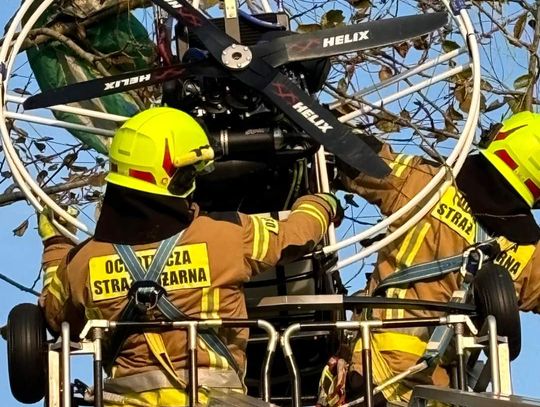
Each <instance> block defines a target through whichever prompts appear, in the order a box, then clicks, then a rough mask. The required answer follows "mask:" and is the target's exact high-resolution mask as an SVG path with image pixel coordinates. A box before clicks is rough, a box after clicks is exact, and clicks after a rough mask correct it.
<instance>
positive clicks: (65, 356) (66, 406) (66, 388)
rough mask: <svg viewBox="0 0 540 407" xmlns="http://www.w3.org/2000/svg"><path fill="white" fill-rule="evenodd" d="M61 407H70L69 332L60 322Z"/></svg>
mask: <svg viewBox="0 0 540 407" xmlns="http://www.w3.org/2000/svg"><path fill="white" fill-rule="evenodd" d="M61 338H62V357H61V370H62V380H61V382H62V398H61V400H62V407H71V361H70V358H69V354H70V331H69V324H68V323H67V322H62V334H61Z"/></svg>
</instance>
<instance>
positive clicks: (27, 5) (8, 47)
mask: <svg viewBox="0 0 540 407" xmlns="http://www.w3.org/2000/svg"><path fill="white" fill-rule="evenodd" d="M52 2H53V0H25V1H24V2H23V4H22V5H21V7H20V8H19V10H18V12H17V14H16V15H15V16H14V18H13V19H12V24H11V25H10V27H9V29H8V30H7V33H6V36H5V40H4V42H3V44H2V46H1V47H0V63H3V64H4V66H5V68H6V69H5V70H4V72H3V74H4V76H3V77H2V75H0V82H2V85H3V86H2V89H1V92H0V105H1V106H2V109H0V133H1V137H2V143H3V145H4V151H5V155H6V160H7V162H8V165H9V166H10V169H11V171H12V174H13V178H14V180H15V181H16V182H17V184H18V185H19V187H20V188H21V191H22V192H23V193H24V194H25V195H26V196H27V198H28V200H29V202H30V203H31V204H32V205H33V206H34V207H35V208H36V210H37V211H38V212H40V211H41V210H42V209H43V206H44V205H46V206H48V207H50V208H52V210H53V211H54V212H55V213H57V214H58V215H59V216H60V217H61V218H63V219H65V220H66V221H67V222H68V223H69V224H71V225H73V226H75V227H77V228H78V229H80V230H81V231H83V232H85V233H89V228H88V227H87V226H86V225H84V224H83V223H82V222H80V221H78V220H77V219H76V218H74V217H72V216H71V215H69V214H67V212H65V211H64V210H63V209H62V208H60V207H59V206H58V205H57V204H56V203H54V202H53V201H52V200H51V199H50V198H49V197H48V196H47V195H46V194H44V193H43V191H42V190H41V189H40V188H39V185H37V183H36V182H35V181H34V180H33V179H32V177H31V175H30V174H29V173H28V171H27V170H26V169H25V168H24V165H23V164H22V162H21V160H20V159H19V157H18V155H17V153H16V151H15V149H14V148H13V146H12V144H11V140H10V137H9V131H8V129H7V127H6V126H5V125H4V124H3V123H4V120H2V116H3V118H5V117H6V113H7V112H8V110H7V109H6V105H7V103H8V102H9V100H8V99H9V98H8V96H7V88H8V86H7V85H8V81H9V78H10V77H11V73H12V71H13V65H14V63H15V59H16V57H17V55H18V53H19V50H20V49H21V45H22V42H23V41H24V39H25V37H26V36H27V34H28V32H29V31H30V29H32V27H33V25H34V24H35V22H36V21H37V19H38V18H39V17H40V16H41V14H42V13H43V12H45V11H46V9H47V8H48V7H49V6H50V4H51V3H52ZM198 3H199V2H198V1H197V0H195V1H194V5H198ZM442 3H443V4H444V5H445V6H446V8H447V9H448V10H449V13H451V12H454V14H456V15H453V19H454V21H455V22H456V24H457V25H458V28H459V31H460V33H461V35H462V36H463V38H464V39H465V42H466V44H467V45H468V54H469V55H470V61H471V64H472V77H473V92H472V100H471V109H470V111H469V115H468V117H467V120H466V123H465V125H464V128H463V131H462V136H461V137H460V140H459V141H458V143H457V144H456V146H455V148H454V150H453V151H452V153H451V154H449V156H448V159H447V161H446V165H445V166H444V167H447V168H453V169H454V171H453V172H454V175H455V174H457V173H458V172H459V169H460V168H461V165H462V161H463V160H464V157H465V156H466V154H467V152H468V149H469V146H470V145H471V143H472V140H473V136H474V131H475V129H476V123H477V121H478V113H479V101H480V96H479V95H480V65H479V61H480V58H479V53H478V44H477V42H476V38H475V34H474V29H473V27H472V24H471V22H470V19H469V16H468V14H467V11H466V10H465V9H464V8H463V9H461V10H459V11H457V12H456V11H455V10H453V9H452V8H451V7H450V4H449V1H448V0H442ZM262 4H263V8H265V9H266V8H268V7H269V6H268V3H267V1H265V0H262ZM36 5H37V7H36V8H35V10H34V11H33V13H28V11H29V10H31V9H32V7H34V6H36ZM278 8H279V9H282V4H281V2H278ZM268 11H269V10H268ZM25 16H27V17H28V20H27V22H26V23H25V24H22V21H23V17H25ZM19 24H22V28H21V31H20V32H19V33H17V32H16V30H17V28H18V26H19ZM461 53H463V52H462V50H455V51H452V52H450V53H447V54H443V55H441V56H439V57H438V58H435V60H434V61H433V62H431V61H428V62H426V63H425V64H428V65H429V64H431V65H435V64H436V63H439V62H440V61H443V60H448V59H450V58H451V57H453V56H454V54H456V55H455V56H457V55H459V54H461ZM425 64H423V65H422V66H423V67H424V69H425V67H426V65H425ZM414 70H415V68H413V71H414ZM410 75H411V74H410V73H409V74H407V73H405V75H403V76H401V79H403V78H404V77H408V76H410ZM396 77H398V78H399V75H396ZM12 101H13V100H12ZM68 108H70V107H68V106H55V107H54V109H55V110H60V109H68ZM83 110H84V109H83ZM81 114H83V113H81ZM88 115H89V116H90V114H88ZM105 115H106V114H105ZM24 116H25V114H24V113H23V118H21V119H20V120H24ZM104 118H105V117H104ZM109 118H110V119H111V120H112V121H114V122H118V120H117V119H118V118H117V117H115V118H114V119H113V118H111V117H109ZM66 123H67V122H66ZM102 130H103V129H102ZM445 176H446V171H444V170H441V171H440V172H439V173H438V174H437V175H436V177H435V179H434V180H433V182H430V183H429V184H428V185H426V187H425V188H424V189H423V190H422V191H421V193H419V194H418V195H417V197H415V201H411V202H409V203H408V204H407V205H405V207H403V208H402V210H401V211H398V212H396V213H395V214H394V215H392V216H390V217H389V218H386V219H385V220H384V221H383V222H381V223H379V224H377V225H375V226H374V227H372V228H370V229H369V230H366V231H364V232H361V233H360V234H358V235H356V236H354V237H353V238H351V239H352V240H351V239H347V240H345V241H343V242H340V243H338V244H332V242H330V245H329V246H327V247H326V248H325V251H326V252H334V251H337V250H340V249H341V248H343V247H346V246H349V245H351V244H355V243H356V242H358V241H360V240H362V239H365V238H367V237H370V236H373V235H375V234H376V233H378V232H380V231H381V230H382V229H384V228H386V227H387V226H389V225H390V224H392V223H394V222H396V221H397V220H399V219H400V218H401V217H403V216H404V215H405V214H407V213H409V211H410V210H411V209H413V208H416V206H417V204H418V202H420V201H421V200H425V198H426V197H428V195H429V194H434V193H436V191H437V190H439V191H440V192H441V193H442V192H444V190H446V188H448V186H449V185H450V183H448V182H447V183H443V184H442V185H441V181H442V180H443V178H444V177H445ZM416 198H418V199H417V200H416ZM425 201H427V204H426V206H425V207H424V209H422V210H421V211H424V212H423V213H427V212H428V211H429V210H430V209H431V207H432V206H433V205H434V204H435V202H436V199H435V200H433V199H432V200H425ZM415 222H416V219H415V220H411V222H407V223H405V224H404V225H403V227H400V228H398V229H397V230H396V231H395V232H394V233H393V234H391V235H390V236H388V237H387V238H385V239H384V241H381V242H378V243H377V244H374V245H372V246H370V247H369V248H368V249H365V250H362V251H361V252H360V253H358V254H356V255H354V256H352V257H350V258H348V259H346V262H345V261H342V262H340V263H338V266H339V267H344V266H345V265H346V264H351V263H354V262H356V261H359V260H361V259H362V258H364V257H366V256H368V255H370V254H371V253H373V250H375V251H376V250H378V246H379V245H381V244H388V243H390V242H391V241H393V240H395V239H397V238H399V237H400V236H401V235H403V234H404V233H405V232H406V231H407V230H408V229H409V228H410V227H411V226H412V225H413V224H414V223H415ZM61 230H62V233H64V234H65V235H66V236H68V237H69V238H71V239H72V240H74V241H76V240H77V238H76V236H75V235H73V234H70V233H69V231H68V230H67V229H66V228H61ZM337 268H338V267H337Z"/></svg>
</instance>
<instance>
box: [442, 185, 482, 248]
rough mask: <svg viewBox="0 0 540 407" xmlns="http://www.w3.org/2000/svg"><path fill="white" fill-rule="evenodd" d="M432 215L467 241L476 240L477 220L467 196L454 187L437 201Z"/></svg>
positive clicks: (471, 242) (470, 242)
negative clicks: (466, 198)
mask: <svg viewBox="0 0 540 407" xmlns="http://www.w3.org/2000/svg"><path fill="white" fill-rule="evenodd" d="M431 216H433V217H434V218H435V219H438V220H440V221H441V222H442V223H444V224H445V225H447V226H448V227H449V228H450V229H452V230H453V231H454V232H456V233H457V234H459V235H460V236H461V237H463V238H464V239H465V240H466V241H467V243H469V244H473V243H475V240H476V228H477V226H476V221H475V220H474V218H473V216H472V214H471V210H470V208H469V204H468V203H467V201H466V200H465V197H463V195H461V193H460V192H459V191H458V190H457V189H456V188H455V187H454V186H451V187H449V188H448V189H447V190H446V192H445V193H444V195H443V196H442V198H441V199H440V200H439V202H437V204H436V205H435V207H434V208H433V210H432V211H431Z"/></svg>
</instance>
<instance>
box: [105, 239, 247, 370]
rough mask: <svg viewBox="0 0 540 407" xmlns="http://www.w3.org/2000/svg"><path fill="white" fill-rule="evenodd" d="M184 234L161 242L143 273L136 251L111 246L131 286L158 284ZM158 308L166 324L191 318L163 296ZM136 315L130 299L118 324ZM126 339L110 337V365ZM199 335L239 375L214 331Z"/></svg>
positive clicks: (117, 334)
mask: <svg viewBox="0 0 540 407" xmlns="http://www.w3.org/2000/svg"><path fill="white" fill-rule="evenodd" d="M183 232H184V231H182V232H180V233H179V234H177V235H175V236H172V237H170V238H168V239H166V240H164V241H162V242H161V243H160V245H159V247H158V248H157V250H156V254H155V256H154V259H153V260H152V263H151V264H150V266H149V267H148V270H147V271H146V272H145V271H144V269H143V267H142V265H141V263H140V262H139V260H138V259H137V256H136V255H135V252H134V251H133V248H132V247H131V246H128V245H114V248H115V250H116V252H117V253H118V255H119V256H120V258H121V259H122V261H123V262H124V265H125V266H126V270H127V271H128V273H129V274H130V276H131V278H132V279H133V283H135V282H140V281H151V282H158V281H159V277H160V275H161V272H162V271H163V269H164V268H165V264H166V263H167V260H168V258H169V257H170V255H171V253H172V251H173V250H174V248H175V247H176V244H177V242H178V240H179V239H180V237H181V236H182V234H183ZM157 307H158V309H159V310H160V312H161V313H162V314H163V316H164V317H165V318H167V319H168V320H169V321H185V320H189V319H191V317H189V316H188V315H186V314H185V313H184V312H182V311H181V310H180V309H178V307H176V306H175V305H174V304H173V303H172V302H171V300H170V299H169V298H167V297H166V296H165V295H161V296H159V298H158V302H157ZM137 314H138V312H137V307H136V304H135V300H134V298H130V299H129V302H128V304H127V305H126V307H125V308H124V311H123V312H122V315H121V316H120V319H119V321H128V320H134V319H135V318H136V317H137ZM126 336H127V332H125V331H124V332H121V331H119V330H116V331H115V334H114V335H113V338H112V340H111V349H112V350H114V352H115V354H114V357H113V358H111V366H112V362H113V361H114V359H116V357H117V356H118V353H119V352H120V350H121V347H122V343H123V342H124V340H125V338H126ZM199 336H200V338H201V339H202V340H203V341H204V343H205V344H206V345H207V346H208V348H209V349H210V350H212V351H213V352H215V353H217V354H218V355H220V356H222V357H224V358H225V359H226V360H227V362H228V363H229V365H230V366H231V367H232V368H233V369H234V370H235V371H236V372H237V373H239V370H240V369H239V367H238V364H237V363H236V360H235V359H234V357H233V356H232V354H231V352H230V351H229V348H228V347H227V346H226V345H225V344H224V343H223V341H222V340H221V338H220V337H219V336H218V335H217V333H216V332H215V331H214V330H212V329H208V330H204V331H199Z"/></svg>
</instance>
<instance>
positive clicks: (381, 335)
mask: <svg viewBox="0 0 540 407" xmlns="http://www.w3.org/2000/svg"><path fill="white" fill-rule="evenodd" d="M372 340H373V342H375V344H376V346H377V348H378V349H379V351H381V352H384V351H399V352H407V353H411V354H413V355H415V356H418V357H420V356H422V355H423V354H424V351H425V350H426V346H427V343H426V342H424V341H422V340H421V339H420V338H418V337H417V336H414V335H407V334H403V333H400V332H377V333H374V334H373V338H372Z"/></svg>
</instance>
